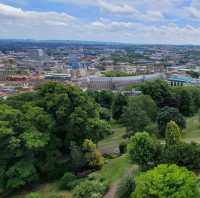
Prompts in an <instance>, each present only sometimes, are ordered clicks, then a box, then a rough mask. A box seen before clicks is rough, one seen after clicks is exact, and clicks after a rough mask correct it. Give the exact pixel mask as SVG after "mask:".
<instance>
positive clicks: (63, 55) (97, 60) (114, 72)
mask: <svg viewBox="0 0 200 198" xmlns="http://www.w3.org/2000/svg"><path fill="white" fill-rule="evenodd" d="M199 56H200V47H199V46H170V45H168V46H165V45H127V44H117V43H112V44H105V43H89V44H88V43H87V42H86V43H84V42H83V43H81V42H80V43H79V42H76V43H73V42H70V41H68V42H64V41H63V42H51V41H49V42H48V41H41V42H40V41H12V40H4V41H0V85H1V86H0V95H1V97H6V96H8V95H10V94H15V93H20V92H27V91H31V90H34V88H35V87H37V86H38V85H39V84H41V83H45V82H47V81H51V80H53V81H58V82H62V83H72V84H76V85H78V86H80V87H81V88H82V89H83V90H85V89H86V90H87V89H88V90H105V89H108V90H113V91H122V90H123V89H126V88H127V87H128V86H129V85H131V84H133V83H138V82H143V81H146V80H155V79H164V80H166V81H168V82H169V83H170V85H171V86H181V85H182V86H183V85H190V84H195V85H197V86H200V81H199V80H198V77H199V74H200V68H199V65H200V59H199ZM195 74H196V75H195ZM179 82H180V85H179Z"/></svg>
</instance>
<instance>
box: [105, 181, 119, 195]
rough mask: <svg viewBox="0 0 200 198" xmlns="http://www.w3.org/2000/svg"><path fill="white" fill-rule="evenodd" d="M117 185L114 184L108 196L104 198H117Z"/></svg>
mask: <svg viewBox="0 0 200 198" xmlns="http://www.w3.org/2000/svg"><path fill="white" fill-rule="evenodd" d="M117 184H118V182H117V183H115V184H113V185H112V186H111V187H110V189H109V191H108V192H107V193H106V195H105V196H104V198H115V195H116V192H117Z"/></svg>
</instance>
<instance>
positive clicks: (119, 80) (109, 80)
mask: <svg viewBox="0 0 200 198" xmlns="http://www.w3.org/2000/svg"><path fill="white" fill-rule="evenodd" d="M156 79H165V75H164V74H162V73H156V74H149V75H140V76H127V77H90V78H87V88H88V89H91V90H104V89H110V90H120V89H123V88H125V87H127V86H128V85H130V84H134V83H140V82H144V81H149V80H156ZM85 80H86V79H85Z"/></svg>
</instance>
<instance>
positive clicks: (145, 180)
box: [131, 164, 200, 198]
mask: <svg viewBox="0 0 200 198" xmlns="http://www.w3.org/2000/svg"><path fill="white" fill-rule="evenodd" d="M131 197H132V198H150V197H158V198H161V197H162V198H178V197H179V198H189V197H191V198H199V197H200V192H199V189H198V181H197V177H196V176H195V175H194V174H193V172H190V171H188V170H187V169H186V168H183V167H178V166H177V165H167V164H165V165H159V166H158V167H156V168H154V169H153V170H150V171H147V172H146V173H144V174H142V175H140V176H138V177H136V189H135V192H133V193H132V195H131Z"/></svg>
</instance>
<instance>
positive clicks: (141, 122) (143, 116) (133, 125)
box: [121, 100, 150, 133]
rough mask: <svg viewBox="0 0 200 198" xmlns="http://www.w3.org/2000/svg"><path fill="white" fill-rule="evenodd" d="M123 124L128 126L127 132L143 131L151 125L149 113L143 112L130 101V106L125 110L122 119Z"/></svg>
mask: <svg viewBox="0 0 200 198" xmlns="http://www.w3.org/2000/svg"><path fill="white" fill-rule="evenodd" d="M121 122H122V124H124V126H126V128H127V131H128V132H129V133H130V132H131V131H133V132H137V131H143V130H144V128H145V127H146V126H147V125H148V124H149V123H150V119H149V117H148V116H147V113H146V112H145V111H143V110H142V109H141V108H140V107H139V106H138V105H137V104H136V103H135V102H134V101H132V100H130V101H129V104H128V106H127V107H126V108H125V110H124V113H123V115H122V119H121Z"/></svg>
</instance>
